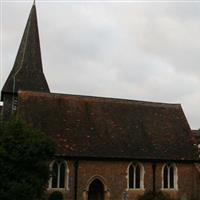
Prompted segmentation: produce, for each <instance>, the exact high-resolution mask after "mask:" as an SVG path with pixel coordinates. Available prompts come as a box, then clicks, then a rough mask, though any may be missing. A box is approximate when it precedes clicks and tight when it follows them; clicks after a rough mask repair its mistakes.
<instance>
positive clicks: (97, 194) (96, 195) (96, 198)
mask: <svg viewBox="0 0 200 200" xmlns="http://www.w3.org/2000/svg"><path fill="white" fill-rule="evenodd" d="M88 200H105V199H104V185H103V183H102V182H101V181H100V180H99V179H95V180H94V181H92V183H91V184H90V187H89V191H88Z"/></svg>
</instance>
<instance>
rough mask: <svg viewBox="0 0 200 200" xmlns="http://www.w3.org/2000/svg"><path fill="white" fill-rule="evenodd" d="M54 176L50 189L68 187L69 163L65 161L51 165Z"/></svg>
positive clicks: (54, 162)
mask: <svg viewBox="0 0 200 200" xmlns="http://www.w3.org/2000/svg"><path fill="white" fill-rule="evenodd" d="M50 170H51V172H52V176H51V178H50V181H49V188H66V186H67V177H68V174H67V173H68V171H67V163H66V162H65V161H53V162H52V163H51V165H50Z"/></svg>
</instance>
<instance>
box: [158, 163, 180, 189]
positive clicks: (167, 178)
mask: <svg viewBox="0 0 200 200" xmlns="http://www.w3.org/2000/svg"><path fill="white" fill-rule="evenodd" d="M162 173H163V175H162V177H163V184H162V185H163V189H177V179H178V173H177V167H176V165H175V164H171V163H169V164H165V165H164V166H163V170H162Z"/></svg>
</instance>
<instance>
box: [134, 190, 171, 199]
mask: <svg viewBox="0 0 200 200" xmlns="http://www.w3.org/2000/svg"><path fill="white" fill-rule="evenodd" d="M138 200H172V199H171V198H170V197H169V196H168V195H167V194H163V193H162V192H147V193H145V194H144V195H142V196H140V197H139V199H138Z"/></svg>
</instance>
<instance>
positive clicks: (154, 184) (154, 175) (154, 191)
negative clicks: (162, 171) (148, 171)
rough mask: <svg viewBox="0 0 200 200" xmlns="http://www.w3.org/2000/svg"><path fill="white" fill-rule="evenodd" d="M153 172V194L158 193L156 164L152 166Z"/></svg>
mask: <svg viewBox="0 0 200 200" xmlns="http://www.w3.org/2000/svg"><path fill="white" fill-rule="evenodd" d="M152 171H153V184H152V185H153V188H152V190H153V193H154V194H155V193H156V163H153V164H152Z"/></svg>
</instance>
